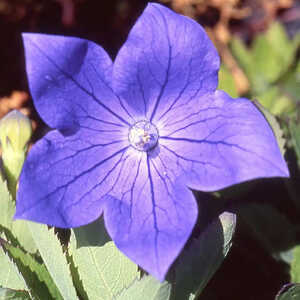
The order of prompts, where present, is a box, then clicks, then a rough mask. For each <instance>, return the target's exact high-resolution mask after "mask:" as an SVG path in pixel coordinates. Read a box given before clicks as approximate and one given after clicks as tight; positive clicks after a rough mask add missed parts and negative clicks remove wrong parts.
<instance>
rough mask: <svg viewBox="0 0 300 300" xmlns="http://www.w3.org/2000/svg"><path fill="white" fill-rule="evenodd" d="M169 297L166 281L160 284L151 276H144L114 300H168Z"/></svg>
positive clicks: (169, 292)
mask: <svg viewBox="0 0 300 300" xmlns="http://www.w3.org/2000/svg"><path fill="white" fill-rule="evenodd" d="M170 295H171V284H170V283H168V282H167V281H164V282H163V283H160V282H159V281H158V280H157V279H155V278H153V277H152V276H150V275H149V276H144V277H143V278H142V279H140V280H136V281H134V282H133V284H132V285H131V286H130V287H129V288H128V289H125V290H124V291H123V292H122V293H121V294H120V295H119V296H118V297H117V298H116V300H135V299H147V300H169V299H170Z"/></svg>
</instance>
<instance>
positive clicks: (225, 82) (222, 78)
mask: <svg viewBox="0 0 300 300" xmlns="http://www.w3.org/2000/svg"><path fill="white" fill-rule="evenodd" d="M218 89H220V90H223V91H225V92H226V93H228V94H229V95H230V96H231V97H233V98H236V97H238V91H237V88H236V85H235V81H234V78H233V76H232V75H231V73H230V72H229V70H228V69H227V68H226V66H225V65H223V64H222V65H221V68H220V70H219V85H218Z"/></svg>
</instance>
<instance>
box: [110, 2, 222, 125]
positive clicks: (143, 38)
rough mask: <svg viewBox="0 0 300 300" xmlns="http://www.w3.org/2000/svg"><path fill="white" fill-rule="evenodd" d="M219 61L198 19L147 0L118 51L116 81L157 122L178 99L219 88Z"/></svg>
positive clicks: (130, 102)
mask: <svg viewBox="0 0 300 300" xmlns="http://www.w3.org/2000/svg"><path fill="white" fill-rule="evenodd" d="M219 63H220V62H219V56H218V54H217V51H216V49H215V47H214V46H213V44H212V42H211V41H210V40H209V38H208V36H207V34H206V33H205V31H204V30H203V28H202V27H201V26H200V25H199V24H197V23H196V22H194V21H193V20H191V19H189V18H187V17H184V16H181V15H178V14H176V13H174V12H172V11H171V10H169V9H168V8H166V7H164V6H162V5H159V4H148V6H147V7H146V9H145V10H144V12H143V14H142V15H141V17H140V18H139V19H138V20H137V22H136V23H135V25H134V27H133V28H132V30H131V32H130V34H129V36H128V39H127V41H126V43H125V44H124V45H123V47H122V48H121V50H120V52H119V53H118V55H117V58H116V61H115V63H114V70H113V87H114V90H115V91H116V93H118V94H119V95H120V96H121V97H122V98H123V99H125V100H126V101H127V103H128V105H129V106H130V109H131V110H133V111H135V115H138V116H139V117H140V118H142V117H144V118H145V117H146V118H147V119H148V120H150V121H152V122H153V123H156V120H159V119H160V118H161V117H162V116H163V115H164V114H166V113H167V112H168V111H169V110H170V109H171V108H172V107H173V106H174V105H176V104H179V103H180V102H182V101H187V100H188V99H193V98H195V97H200V96H201V95H203V94H205V93H207V92H211V91H215V89H216V87H217V84H218V77H217V75H218V69H219Z"/></svg>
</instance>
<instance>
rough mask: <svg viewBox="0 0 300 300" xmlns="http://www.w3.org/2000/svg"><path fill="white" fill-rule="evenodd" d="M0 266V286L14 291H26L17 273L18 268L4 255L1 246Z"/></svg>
mask: <svg viewBox="0 0 300 300" xmlns="http://www.w3.org/2000/svg"><path fill="white" fill-rule="evenodd" d="M0 266H1V268H0V286H3V287H6V288H9V289H15V290H27V286H26V282H25V280H24V279H23V277H22V275H21V274H20V273H19V270H18V267H17V266H16V265H15V263H14V262H13V261H11V260H10V258H9V257H8V255H6V254H5V252H4V250H3V248H2V247H1V246H0Z"/></svg>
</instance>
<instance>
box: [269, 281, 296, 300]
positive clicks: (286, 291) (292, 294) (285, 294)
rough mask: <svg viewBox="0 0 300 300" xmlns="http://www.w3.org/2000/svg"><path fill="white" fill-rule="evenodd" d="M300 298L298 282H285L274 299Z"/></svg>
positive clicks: (293, 299)
mask: <svg viewBox="0 0 300 300" xmlns="http://www.w3.org/2000/svg"><path fill="white" fill-rule="evenodd" d="M298 299H300V284H287V285H285V286H284V287H283V288H282V289H281V290H280V292H279V293H278V295H277V296H276V298H275V300H298Z"/></svg>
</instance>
